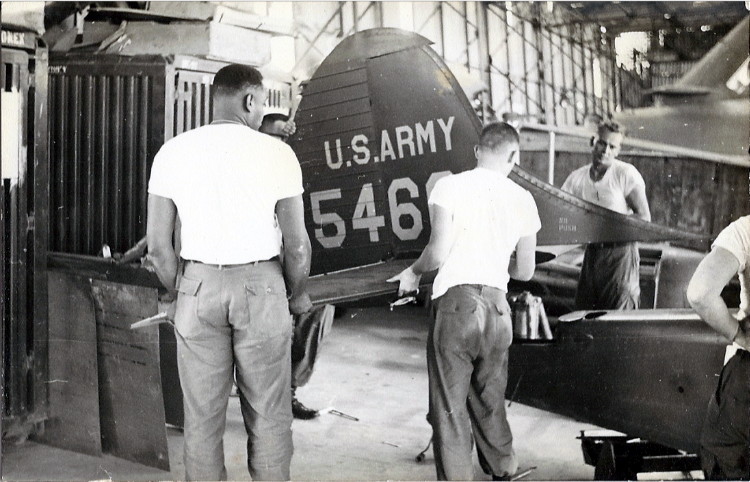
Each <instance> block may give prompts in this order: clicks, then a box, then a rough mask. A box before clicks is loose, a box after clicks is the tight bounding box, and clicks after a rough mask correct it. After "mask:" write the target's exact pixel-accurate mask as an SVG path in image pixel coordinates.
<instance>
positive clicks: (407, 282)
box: [386, 266, 422, 296]
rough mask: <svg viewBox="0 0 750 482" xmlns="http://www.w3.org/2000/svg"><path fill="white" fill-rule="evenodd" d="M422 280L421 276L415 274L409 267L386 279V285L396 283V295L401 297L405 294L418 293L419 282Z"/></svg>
mask: <svg viewBox="0 0 750 482" xmlns="http://www.w3.org/2000/svg"><path fill="white" fill-rule="evenodd" d="M421 279H422V275H419V274H416V273H415V272H414V270H412V269H411V266H409V267H408V268H406V269H405V270H403V271H402V272H400V273H399V274H397V275H396V276H394V277H393V278H388V279H387V280H386V281H387V282H388V283H395V282H397V281H398V295H399V296H403V295H405V294H406V293H412V292H415V291H419V282H420V280H421Z"/></svg>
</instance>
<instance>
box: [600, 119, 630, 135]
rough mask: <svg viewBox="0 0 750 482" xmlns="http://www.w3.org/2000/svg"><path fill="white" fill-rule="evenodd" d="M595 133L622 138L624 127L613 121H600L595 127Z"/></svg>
mask: <svg viewBox="0 0 750 482" xmlns="http://www.w3.org/2000/svg"><path fill="white" fill-rule="evenodd" d="M596 132H597V134H599V135H602V132H612V133H614V134H622V135H623V136H624V135H625V126H623V125H622V124H620V123H618V122H615V121H613V120H608V121H602V122H600V123H599V125H598V126H597V128H596Z"/></svg>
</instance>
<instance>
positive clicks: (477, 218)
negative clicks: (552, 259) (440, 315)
mask: <svg viewBox="0 0 750 482" xmlns="http://www.w3.org/2000/svg"><path fill="white" fill-rule="evenodd" d="M429 203H430V204H435V205H438V206H440V207H441V208H443V209H445V210H446V211H448V213H450V215H451V216H452V219H453V223H452V225H451V232H450V233H449V236H450V245H451V248H450V251H449V252H448V256H447V258H446V260H445V262H444V263H443V265H442V266H440V269H439V271H438V274H437V276H436V277H435V282H434V283H433V285H432V297H433V298H437V297H439V296H441V295H443V294H444V293H445V292H446V291H447V290H448V288H450V287H452V286H456V285H460V284H482V285H486V286H492V287H495V288H499V289H501V290H503V291H507V289H508V280H509V279H510V276H509V274H508V264H509V263H510V255H511V253H513V251H514V250H515V248H516V244H518V240H519V239H520V238H522V237H524V236H530V235H532V234H534V233H536V232H537V231H539V229H540V228H541V227H542V223H541V221H540V220H539V213H538V211H537V208H536V203H535V202H534V198H533V197H532V196H531V194H530V193H529V192H528V191H527V190H525V189H523V188H522V187H521V186H519V185H518V184H516V183H514V182H513V181H511V180H510V179H508V178H507V177H506V176H503V175H502V174H500V173H498V172H495V171H492V170H489V169H485V168H482V167H477V168H475V169H472V170H470V171H466V172H462V173H460V174H454V175H452V176H447V177H444V178H442V179H440V180H439V181H438V182H437V183H435V187H434V189H433V190H432V193H431V194H430V199H429Z"/></svg>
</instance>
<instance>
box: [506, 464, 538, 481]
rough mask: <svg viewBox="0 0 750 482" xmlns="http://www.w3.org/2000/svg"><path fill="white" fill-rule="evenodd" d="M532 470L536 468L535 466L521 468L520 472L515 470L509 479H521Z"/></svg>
mask: <svg viewBox="0 0 750 482" xmlns="http://www.w3.org/2000/svg"><path fill="white" fill-rule="evenodd" d="M534 470H536V467H529V468H528V469H526V470H522V471H521V472H516V473H515V474H513V476H512V477H511V478H510V480H519V479H523V478H524V477H526V476H527V475H529V474H530V473H531V472H533V471H534Z"/></svg>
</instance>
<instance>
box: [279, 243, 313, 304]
mask: <svg viewBox="0 0 750 482" xmlns="http://www.w3.org/2000/svg"><path fill="white" fill-rule="evenodd" d="M310 251H311V248H310V245H309V243H300V244H298V245H297V246H289V245H284V280H285V281H286V285H287V290H288V291H289V296H290V297H292V298H294V297H297V296H300V295H302V294H305V293H306V292H307V278H308V277H309V276H310V261H311V253H310Z"/></svg>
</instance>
